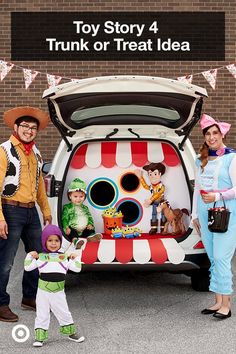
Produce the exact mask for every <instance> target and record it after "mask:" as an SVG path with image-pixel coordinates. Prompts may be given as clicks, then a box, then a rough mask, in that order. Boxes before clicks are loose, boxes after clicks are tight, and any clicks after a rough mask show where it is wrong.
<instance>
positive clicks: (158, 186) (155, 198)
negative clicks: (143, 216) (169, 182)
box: [135, 162, 166, 235]
mask: <svg viewBox="0 0 236 354" xmlns="http://www.w3.org/2000/svg"><path fill="white" fill-rule="evenodd" d="M143 169H144V170H145V171H147V173H148V178H149V180H150V182H151V185H148V184H147V183H146V181H145V179H144V177H143V173H142V171H140V170H135V174H136V175H137V176H138V177H139V179H140V182H141V184H142V186H143V188H145V189H148V190H150V192H151V194H152V195H151V197H150V198H148V199H146V200H145V201H144V206H145V207H149V206H150V205H152V219H151V229H150V231H149V234H150V235H155V234H156V233H157V226H158V219H157V207H158V205H159V204H160V202H161V201H163V200H164V192H165V186H164V184H162V182H161V176H162V175H164V173H165V171H166V168H165V166H164V165H163V164H162V163H161V162H158V163H154V162H152V163H150V164H149V165H145V166H143Z"/></svg>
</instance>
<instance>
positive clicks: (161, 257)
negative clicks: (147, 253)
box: [148, 239, 168, 264]
mask: <svg viewBox="0 0 236 354" xmlns="http://www.w3.org/2000/svg"><path fill="white" fill-rule="evenodd" d="M148 242H149V247H150V250H151V259H152V260H153V262H155V263H157V264H163V263H165V262H166V261H167V259H168V256H167V252H166V249H165V246H164V245H163V243H162V241H161V240H158V239H153V240H148Z"/></svg>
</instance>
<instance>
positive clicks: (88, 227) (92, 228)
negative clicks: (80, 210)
mask: <svg viewBox="0 0 236 354" xmlns="http://www.w3.org/2000/svg"><path fill="white" fill-rule="evenodd" d="M86 229H88V230H94V227H93V225H87V227H86Z"/></svg>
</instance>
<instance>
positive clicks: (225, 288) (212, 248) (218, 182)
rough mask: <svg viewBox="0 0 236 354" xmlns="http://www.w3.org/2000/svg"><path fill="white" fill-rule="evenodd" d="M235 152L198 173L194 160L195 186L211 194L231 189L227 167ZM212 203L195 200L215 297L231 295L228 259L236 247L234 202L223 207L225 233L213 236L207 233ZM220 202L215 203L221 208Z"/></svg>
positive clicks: (212, 162) (235, 200) (199, 170)
mask: <svg viewBox="0 0 236 354" xmlns="http://www.w3.org/2000/svg"><path fill="white" fill-rule="evenodd" d="M234 157H235V154H234V153H230V154H226V155H223V156H220V157H217V158H216V159H215V160H209V161H208V163H207V165H206V166H205V167H204V171H203V172H201V161H200V160H199V159H197V161H196V165H197V174H196V184H198V185H199V187H200V189H204V190H206V191H212V192H214V191H215V192H220V191H225V190H228V189H231V188H233V185H232V181H231V178H230V175H229V166H230V164H231V161H232V159H233V158H234ZM213 204H214V203H210V204H206V203H204V202H203V200H202V198H201V195H200V194H199V195H198V197H197V212H198V218H199V222H200V226H201V237H202V241H203V244H204V246H205V249H206V252H207V255H208V257H209V259H210V263H211V267H210V275H211V279H210V287H209V290H210V291H213V292H214V293H217V294H222V295H230V294H231V293H232V271H231V260H232V257H233V255H234V251H235V247H236V199H235V198H234V199H230V200H226V201H225V204H226V207H227V208H228V209H229V210H230V212H231V214H230V220H229V227H228V231H227V232H225V233H215V232H210V231H209V230H208V209H209V208H211V207H213ZM222 204H223V202H222V200H220V201H218V202H216V206H221V205H222Z"/></svg>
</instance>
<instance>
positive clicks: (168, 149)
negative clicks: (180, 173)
mask: <svg viewBox="0 0 236 354" xmlns="http://www.w3.org/2000/svg"><path fill="white" fill-rule="evenodd" d="M161 145H162V150H163V154H164V162H165V164H166V165H167V166H171V167H173V166H177V165H178V164H179V163H180V160H179V156H178V155H177V154H176V152H175V150H174V149H173V148H172V146H171V145H169V144H161Z"/></svg>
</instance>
